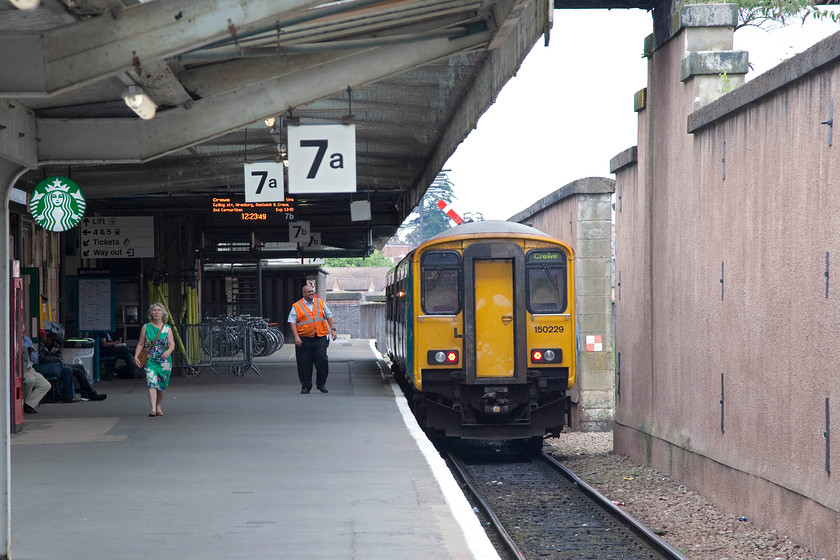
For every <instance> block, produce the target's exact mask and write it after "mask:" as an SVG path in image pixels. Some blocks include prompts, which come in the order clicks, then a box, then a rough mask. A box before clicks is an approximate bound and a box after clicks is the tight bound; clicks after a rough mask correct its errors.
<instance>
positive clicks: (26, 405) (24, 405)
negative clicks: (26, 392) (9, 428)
mask: <svg viewBox="0 0 840 560" xmlns="http://www.w3.org/2000/svg"><path fill="white" fill-rule="evenodd" d="M23 411H24V412H28V413H29V414H38V411H37V410H35V409H34V408H32V407H31V406H29V405H28V404H26V403H23Z"/></svg>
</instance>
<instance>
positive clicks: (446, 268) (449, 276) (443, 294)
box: [420, 251, 461, 315]
mask: <svg viewBox="0 0 840 560" xmlns="http://www.w3.org/2000/svg"><path fill="white" fill-rule="evenodd" d="M420 270H421V292H422V305H423V312H424V313H426V314H428V315H457V314H458V312H459V311H460V309H461V277H460V271H461V256H460V255H459V254H458V253H456V252H455V251H429V252H427V253H425V254H424V255H423V256H422V257H421V259H420Z"/></svg>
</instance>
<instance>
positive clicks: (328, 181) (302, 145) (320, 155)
mask: <svg viewBox="0 0 840 560" xmlns="http://www.w3.org/2000/svg"><path fill="white" fill-rule="evenodd" d="M288 134H289V194H299V193H309V194H318V193H347V192H356V125H352V124H349V125H344V124H325V125H310V126H290V127H289V128H288Z"/></svg>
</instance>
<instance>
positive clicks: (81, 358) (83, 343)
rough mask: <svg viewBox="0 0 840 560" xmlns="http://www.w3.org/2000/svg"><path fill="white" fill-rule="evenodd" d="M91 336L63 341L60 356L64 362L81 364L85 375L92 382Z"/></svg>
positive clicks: (92, 348) (92, 349)
mask: <svg viewBox="0 0 840 560" xmlns="http://www.w3.org/2000/svg"><path fill="white" fill-rule="evenodd" d="M94 346H95V345H94V341H93V339H92V338H69V339H67V340H66V341H65V342H64V349H63V350H62V351H61V357H62V358H63V359H64V362H65V363H66V364H81V365H82V366H83V367H84V368H85V375H86V376H87V378H88V381H89V382H90V383H93V352H94Z"/></svg>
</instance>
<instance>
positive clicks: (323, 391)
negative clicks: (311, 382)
mask: <svg viewBox="0 0 840 560" xmlns="http://www.w3.org/2000/svg"><path fill="white" fill-rule="evenodd" d="M318 390H319V391H321V392H322V393H329V391H327V387H326V386H325V385H318Z"/></svg>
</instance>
